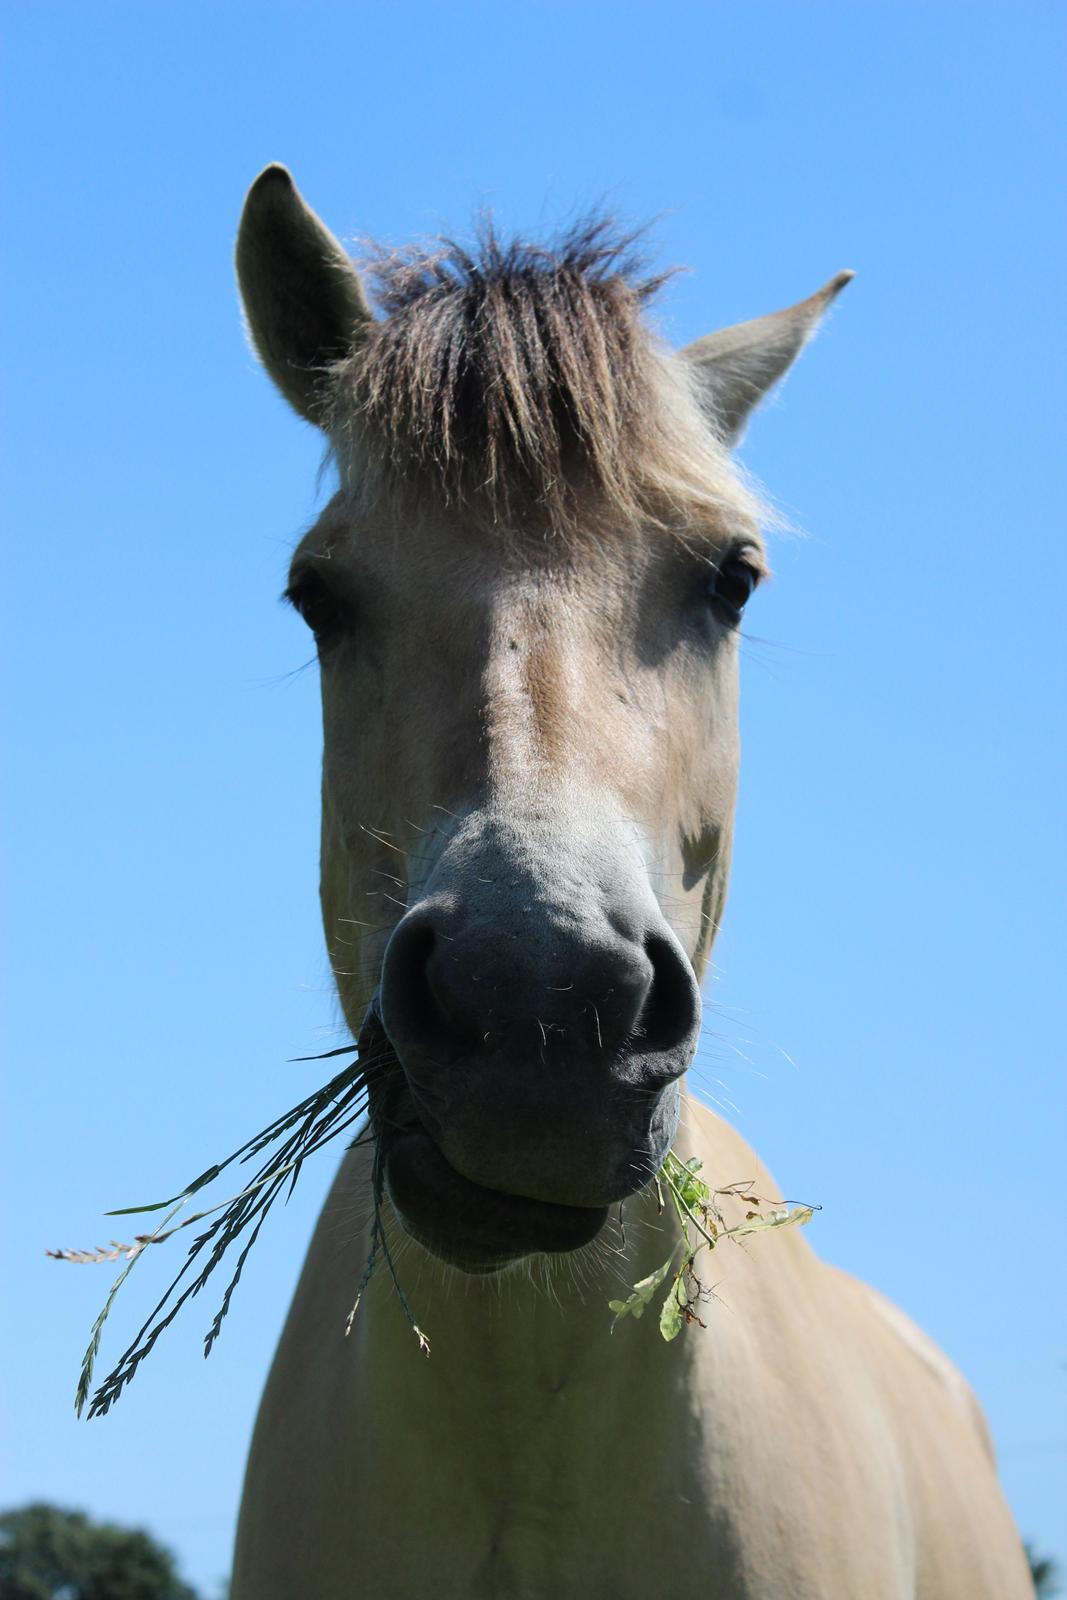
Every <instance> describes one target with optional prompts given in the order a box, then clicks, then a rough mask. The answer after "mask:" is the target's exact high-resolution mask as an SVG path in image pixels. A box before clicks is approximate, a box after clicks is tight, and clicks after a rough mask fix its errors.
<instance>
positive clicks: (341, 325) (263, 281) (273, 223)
mask: <svg viewBox="0 0 1067 1600" xmlns="http://www.w3.org/2000/svg"><path fill="white" fill-rule="evenodd" d="M237 281H238V284H239V285H240V289H241V299H242V301H243V303H244V308H245V315H246V317H247V319H248V329H249V332H250V334H251V336H252V343H253V344H254V345H255V347H256V350H257V352H258V354H259V357H260V359H261V360H262V362H263V365H264V366H265V367H266V369H267V371H268V372H269V373H270V376H271V377H272V378H273V379H274V382H275V383H276V384H277V386H278V388H279V389H280V390H281V392H282V394H283V395H284V396H285V398H286V399H287V400H288V401H289V404H290V405H291V406H294V407H295V408H296V410H297V411H299V413H300V415H301V416H302V417H306V418H307V420H308V421H309V422H314V423H317V424H318V425H319V426H321V425H322V423H323V421H324V415H325V408H324V395H323V375H324V370H325V368H326V367H328V366H329V364H330V363H331V362H334V361H338V360H340V359H341V358H343V357H344V356H346V355H349V354H350V353H351V352H352V351H353V350H354V349H356V347H357V346H358V345H359V344H361V343H362V341H363V339H364V337H365V335H366V331H367V329H368V327H369V326H370V323H371V321H372V314H371V309H370V306H369V305H368V304H367V297H366V294H365V293H364V290H363V285H362V283H361V282H360V278H359V274H358V273H357V271H356V269H355V267H354V266H353V265H352V262H351V261H350V259H349V257H348V255H347V253H346V251H345V250H344V249H343V247H342V246H341V245H340V244H339V243H338V241H337V240H336V239H335V238H334V236H333V234H332V233H331V232H330V230H329V229H328V228H327V227H326V226H325V224H324V223H322V222H320V221H319V219H318V217H317V216H316V215H315V213H314V212H313V211H311V210H309V208H308V207H307V206H306V205H305V204H304V202H303V200H302V199H301V198H300V195H299V194H298V193H297V189H296V185H295V184H294V183H293V180H292V178H291V177H290V176H289V173H288V172H287V170H286V169H285V167H280V166H269V167H265V168H264V169H263V171H262V172H261V173H260V175H259V177H258V178H257V179H256V181H255V183H254V184H253V185H252V187H251V189H249V191H248V197H247V199H246V200H245V204H244V210H243V212H242V213H241V226H240V228H239V229H238V233H237Z"/></svg>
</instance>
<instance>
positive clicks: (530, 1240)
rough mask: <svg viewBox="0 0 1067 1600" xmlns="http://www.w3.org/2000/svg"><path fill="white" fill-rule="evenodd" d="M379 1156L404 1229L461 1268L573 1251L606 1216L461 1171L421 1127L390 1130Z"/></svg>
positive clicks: (491, 1267)
mask: <svg viewBox="0 0 1067 1600" xmlns="http://www.w3.org/2000/svg"><path fill="white" fill-rule="evenodd" d="M384 1158H385V1182H386V1187H387V1189H388V1192H389V1198H390V1199H391V1200H392V1202H393V1207H394V1210H395V1211H396V1213H397V1216H398V1217H399V1219H400V1221H401V1222H402V1224H403V1226H404V1227H405V1228H406V1230H407V1232H408V1233H409V1234H411V1236H412V1237H413V1238H414V1239H416V1240H417V1241H418V1243H419V1244H421V1245H422V1246H423V1248H424V1249H426V1250H428V1251H429V1252H430V1254H431V1255H434V1256H436V1257H437V1258H438V1259H439V1260H441V1261H445V1262H448V1263H449V1264H450V1265H451V1266H454V1267H461V1268H462V1269H463V1270H464V1271H467V1272H493V1271H496V1270H497V1269H499V1268H501V1267H505V1266H507V1265H508V1264H509V1263H510V1262H513V1261H517V1260H519V1259H521V1258H522V1257H523V1256H528V1255H533V1254H536V1253H540V1252H547V1253H550V1254H558V1253H561V1252H564V1251H568V1250H577V1249H579V1248H580V1246H582V1245H583V1244H588V1243H589V1242H590V1240H592V1239H595V1238H596V1236H597V1234H598V1233H599V1232H600V1230H601V1228H602V1227H603V1226H604V1223H605V1222H606V1220H607V1215H608V1212H607V1207H606V1206H605V1207H603V1208H595V1207H587V1206H566V1205H556V1204H553V1203H552V1202H551V1201H547V1200H530V1199H527V1198H526V1196H525V1195H516V1194H507V1193H505V1192H504V1191H502V1190H498V1189H487V1188H486V1187H485V1186H484V1185H483V1184H480V1183H475V1182H473V1181H472V1179H470V1178H465V1177H464V1176H463V1174H462V1173H461V1172H457V1171H456V1168H455V1167H454V1166H452V1164H451V1162H449V1161H448V1160H447V1158H446V1157H445V1156H444V1154H443V1153H442V1151H441V1149H440V1147H439V1146H438V1144H437V1142H436V1140H435V1139H434V1138H433V1136H432V1135H431V1134H429V1133H427V1132H426V1130H425V1129H424V1128H410V1129H405V1130H402V1131H400V1132H397V1133H396V1134H394V1136H393V1137H392V1138H391V1139H390V1140H389V1143H388V1145H387V1148H386V1150H385V1151H384Z"/></svg>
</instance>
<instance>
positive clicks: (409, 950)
mask: <svg viewBox="0 0 1067 1600" xmlns="http://www.w3.org/2000/svg"><path fill="white" fill-rule="evenodd" d="M435 943H436V936H435V934H434V931H433V928H432V927H431V926H430V924H429V923H428V922H417V921H406V922H404V923H402V924H401V925H400V927H399V928H398V929H397V930H396V932H395V933H394V934H393V937H392V939H391V940H390V941H389V949H388V952H387V955H386V970H385V981H384V982H383V984H382V1001H381V1004H382V1022H383V1023H384V1025H385V1030H386V1032H387V1033H388V1035H389V1037H390V1038H391V1039H394V1040H395V1038H396V1030H397V1028H398V1027H400V1028H402V1029H403V1030H404V1032H415V1033H418V1034H424V1035H425V1034H428V1033H431V1032H436V1031H437V1029H438V1027H439V1016H438V1012H439V1008H438V1005H437V1001H436V999H435V998H434V994H433V990H432V988H431V986H430V976H429V968H430V958H431V956H432V955H433V951H434V945H435Z"/></svg>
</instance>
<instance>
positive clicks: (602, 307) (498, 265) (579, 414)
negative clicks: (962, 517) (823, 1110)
mask: <svg viewBox="0 0 1067 1600" xmlns="http://www.w3.org/2000/svg"><path fill="white" fill-rule="evenodd" d="M638 240H639V235H638V234H634V233H626V232H623V231H622V230H620V229H618V228H617V227H616V226H614V225H613V224H612V223H611V222H610V221H608V220H607V219H603V218H593V219H591V220H586V221H583V222H581V223H580V224H578V225H576V226H575V227H573V228H571V229H569V230H568V231H567V232H566V233H564V234H562V235H560V236H559V237H558V238H557V239H556V240H555V241H554V242H553V243H552V244H550V245H547V246H545V245H532V244H527V243H524V242H522V241H519V240H515V241H511V242H504V241H502V240H501V239H500V237H499V236H498V234H497V233H496V231H495V229H494V228H493V225H492V223H491V222H490V221H483V223H482V225H481V227H480V229H479V232H478V237H477V246H476V249H475V250H474V251H468V250H467V249H465V248H464V247H463V246H461V245H459V244H456V243H455V242H453V241H451V240H447V239H442V240H438V241H436V242H435V243H433V244H432V245H430V246H429V247H411V248H408V249H404V250H399V251H391V252H390V251H385V250H382V249H374V248H373V247H372V251H371V255H370V259H369V276H370V279H371V283H372V285H373V287H374V289H375V292H376V299H377V302H378V305H379V307H380V309H381V311H382V313H383V316H382V317H381V318H380V319H379V320H376V321H375V322H374V323H373V324H372V326H371V327H370V329H369V331H368V333H367V336H366V338H365V339H364V340H363V342H362V343H361V345H360V347H359V348H358V349H357V350H356V351H354V352H353V353H352V354H351V355H350V356H348V357H346V358H345V359H344V360H343V361H341V362H340V363H338V364H337V365H336V366H335V367H334V368H333V369H332V371H331V374H330V394H331V406H330V418H331V426H330V435H331V439H332V441H333V448H334V452H335V454H336V456H337V459H338V463H339V466H340V468H341V474H342V481H343V483H344V485H345V487H346V489H347V490H348V491H349V492H350V493H352V494H353V495H355V496H358V497H359V498H360V499H361V500H363V501H364V502H373V501H375V500H380V499H388V500H389V501H391V502H393V503H395V502H396V500H397V498H398V497H405V498H408V497H414V498H425V497H429V498H431V499H432V500H434V501H436V502H437V503H438V504H440V503H442V502H443V503H444V504H445V505H448V506H452V507H456V508H460V509H461V510H462V511H463V513H464V514H465V515H474V516H477V517H479V519H481V520H484V521H486V522H488V523H492V524H496V525H501V526H512V527H523V526H529V525H536V526H538V527H548V528H550V529H552V530H553V531H555V532H562V531H575V530H580V529H582V528H583V527H588V526H589V524H590V521H591V520H592V521H595V522H598V523H600V524H603V523H604V522H607V523H609V524H612V525H615V526H622V527H626V526H632V525H633V524H635V523H638V522H643V523H647V522H648V521H649V520H650V519H652V520H654V521H662V522H664V523H677V522H678V521H679V520H681V521H682V522H687V521H690V520H691V519H692V517H693V516H694V515H701V516H707V515H708V514H709V513H711V514H718V513H719V512H721V511H722V510H723V509H724V508H725V509H727V510H733V511H735V512H740V513H741V514H743V515H744V516H745V517H746V520H749V521H752V520H758V516H759V507H758V503H757V501H756V499H755V497H754V496H753V495H752V494H751V492H750V491H749V490H748V489H747V488H746V487H745V486H744V485H743V483H742V481H741V479H740V477H739V475H738V473H737V472H736V470H735V468H734V467H733V465H732V463H731V461H730V458H729V456H728V454H727V452H726V450H725V448H724V447H723V446H722V445H721V444H720V443H719V442H718V440H717V439H716V438H715V437H714V435H713V434H712V432H711V431H710V429H709V427H708V424H707V422H706V419H705V418H704V416H703V414H702V412H701V410H700V406H699V404H698V402H697V399H696V396H695V394H694V392H693V390H692V388H691V385H690V379H689V376H688V372H687V370H686V368H685V366H684V363H683V362H681V361H680V360H679V359H678V358H677V357H676V356H675V355H673V353H672V352H671V351H670V350H669V349H667V348H666V347H665V346H664V345H662V344H661V343H660V342H659V341H658V340H657V339H656V337H655V336H654V334H653V333H652V331H651V330H650V329H649V328H648V327H647V325H646V324H645V322H644V319H643V316H642V312H643V310H644V308H645V306H646V305H647V304H648V303H649V301H650V300H651V299H652V298H653V296H654V295H655V294H656V292H657V290H658V289H659V288H660V287H661V286H662V284H663V282H664V281H665V279H666V278H667V277H668V276H670V274H667V273H663V274H659V275H656V276H648V275H646V274H645V272H644V263H643V261H642V258H641V256H640V254H639V253H638V250H637V244H638Z"/></svg>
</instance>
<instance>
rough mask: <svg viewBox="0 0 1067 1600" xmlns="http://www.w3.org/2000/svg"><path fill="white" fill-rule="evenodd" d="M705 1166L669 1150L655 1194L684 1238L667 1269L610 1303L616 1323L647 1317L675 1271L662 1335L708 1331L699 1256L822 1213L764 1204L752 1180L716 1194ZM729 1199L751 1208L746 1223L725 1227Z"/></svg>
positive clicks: (802, 1207)
mask: <svg viewBox="0 0 1067 1600" xmlns="http://www.w3.org/2000/svg"><path fill="white" fill-rule="evenodd" d="M703 1166H704V1163H703V1162H702V1161H700V1160H699V1159H698V1158H697V1157H696V1156H690V1158H689V1159H688V1161H682V1159H681V1157H680V1156H676V1155H675V1153H674V1151H673V1150H671V1151H668V1153H667V1156H666V1158H665V1160H664V1162H663V1165H662V1166H661V1167H660V1169H659V1171H658V1172H657V1173H656V1193H657V1197H658V1199H659V1208H660V1211H661V1212H662V1211H663V1210H664V1191H666V1194H667V1197H668V1198H669V1199H670V1202H671V1206H672V1208H673V1210H674V1213H675V1215H676V1217H677V1219H678V1227H679V1232H680V1237H679V1239H678V1242H677V1243H676V1245H675V1247H674V1249H673V1250H672V1251H671V1253H670V1255H669V1256H668V1257H667V1259H666V1261H665V1262H664V1263H663V1265H662V1266H660V1267H657V1268H656V1270H655V1271H654V1272H650V1273H649V1275H648V1277H647V1278H642V1279H640V1281H639V1282H637V1283H635V1284H634V1286H633V1292H632V1294H630V1295H629V1296H628V1297H627V1298H626V1299H625V1300H609V1301H608V1308H609V1310H611V1311H613V1312H614V1313H615V1322H616V1323H617V1322H620V1321H621V1320H622V1318H623V1317H629V1316H632V1317H633V1318H634V1320H635V1321H637V1320H639V1319H640V1318H641V1317H643V1316H644V1314H645V1312H646V1310H647V1309H648V1307H649V1306H650V1305H651V1304H652V1300H653V1297H654V1295H655V1294H656V1291H657V1290H658V1289H659V1288H660V1287H661V1286H662V1285H663V1284H664V1283H665V1282H666V1280H667V1277H668V1275H669V1274H670V1273H671V1269H672V1268H674V1273H673V1276H672V1277H671V1279H670V1285H669V1287H668V1289H667V1293H666V1295H665V1296H664V1299H663V1302H662V1304H661V1306H660V1315H659V1331H660V1333H661V1334H662V1335H663V1337H664V1339H667V1340H670V1339H676V1338H677V1337H678V1335H679V1334H680V1333H681V1331H682V1329H683V1328H686V1327H688V1326H689V1325H690V1324H691V1323H694V1322H695V1323H697V1324H698V1326H699V1327H701V1328H702V1327H704V1326H705V1324H704V1323H703V1322H702V1321H701V1319H700V1316H699V1313H698V1311H697V1309H696V1308H697V1307H698V1306H699V1305H702V1304H704V1303H706V1302H707V1301H708V1300H710V1299H712V1298H713V1295H714V1291H713V1290H711V1289H708V1288H705V1286H704V1285H703V1284H702V1283H701V1281H700V1279H699V1277H698V1276H697V1272H696V1259H697V1256H698V1255H699V1254H700V1252H701V1251H702V1250H714V1249H715V1248H716V1246H717V1245H718V1244H719V1243H720V1242H721V1241H722V1240H723V1239H732V1240H735V1241H736V1240H740V1239H742V1238H743V1237H744V1236H745V1235H747V1234H751V1233H759V1232H762V1231H763V1230H764V1229H766V1228H783V1227H790V1226H796V1227H803V1226H804V1224H805V1223H807V1222H810V1221H811V1219H812V1217H813V1216H814V1214H815V1212H816V1211H817V1210H819V1207H818V1206H809V1205H794V1204H792V1203H791V1202H788V1201H782V1200H777V1201H766V1200H764V1199H762V1198H761V1197H760V1196H759V1195H756V1194H753V1193H751V1192H750V1191H751V1188H752V1185H751V1183H749V1182H748V1181H745V1182H741V1183H731V1184H727V1185H725V1186H724V1187H723V1188H721V1189H712V1188H711V1186H710V1184H708V1183H706V1182H705V1180H704V1179H703V1178H702V1177H701V1176H700V1173H701V1171H702V1170H703ZM727 1199H731V1200H740V1201H742V1202H743V1203H745V1204H746V1205H747V1206H748V1207H749V1210H748V1211H746V1213H745V1216H744V1220H743V1221H741V1222H738V1223H735V1224H734V1225H733V1226H728V1225H727V1222H726V1218H725V1216H724V1215H723V1211H722V1207H721V1205H720V1203H719V1202H720V1201H723V1200H727ZM694 1234H695V1235H696V1238H695V1239H694ZM613 1326H614V1324H613Z"/></svg>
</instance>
